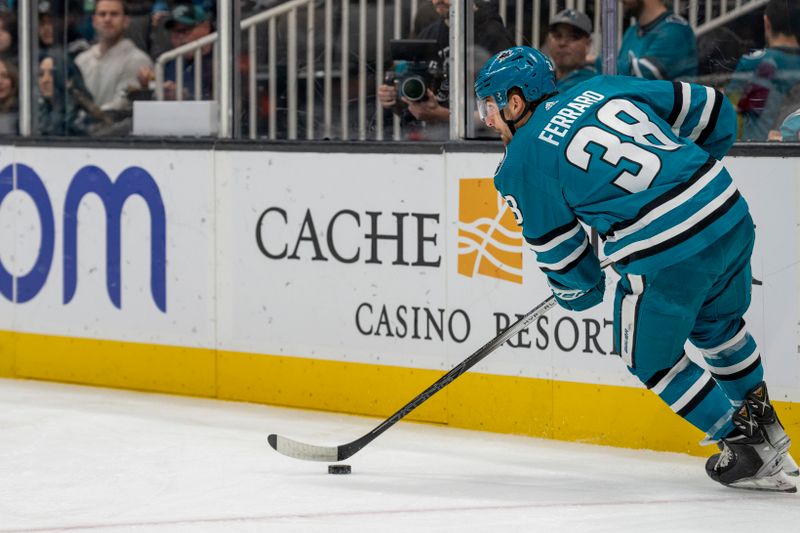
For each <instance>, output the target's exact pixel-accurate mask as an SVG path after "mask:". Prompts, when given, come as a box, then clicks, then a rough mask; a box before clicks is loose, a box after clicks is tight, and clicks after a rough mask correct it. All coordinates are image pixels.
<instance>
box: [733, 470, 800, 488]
mask: <svg viewBox="0 0 800 533" xmlns="http://www.w3.org/2000/svg"><path fill="white" fill-rule="evenodd" d="M725 486H727V487H731V488H733V489H745V490H760V491H767V492H797V485H795V484H794V482H793V481H792V480H791V479H789V477H788V476H787V475H786V474H785V473H784V472H783V471H780V470H779V471H778V472H776V473H775V474H772V475H771V476H764V477H754V478H750V479H741V480H739V481H736V482H734V483H730V484H725Z"/></svg>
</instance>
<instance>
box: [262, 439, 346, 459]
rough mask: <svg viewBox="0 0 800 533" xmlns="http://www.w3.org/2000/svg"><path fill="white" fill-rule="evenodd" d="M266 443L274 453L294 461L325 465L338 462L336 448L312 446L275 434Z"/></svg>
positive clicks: (337, 449)
mask: <svg viewBox="0 0 800 533" xmlns="http://www.w3.org/2000/svg"><path fill="white" fill-rule="evenodd" d="M267 442H269V445H270V446H272V448H273V449H274V450H275V451H276V452H278V453H280V454H283V455H285V456H287V457H293V458H294V459H301V460H303V461H320V462H325V463H335V462H336V461H339V460H340V459H339V447H338V446H314V445H313V444H306V443H304V442H299V441H296V440H292V439H289V438H287V437H281V436H280V435H275V434H272V435H270V436H268V437H267Z"/></svg>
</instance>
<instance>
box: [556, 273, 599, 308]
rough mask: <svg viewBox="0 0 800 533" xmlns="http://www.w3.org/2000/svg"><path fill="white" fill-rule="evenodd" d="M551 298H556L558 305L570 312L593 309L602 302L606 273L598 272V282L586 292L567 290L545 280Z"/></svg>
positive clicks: (558, 284)
mask: <svg viewBox="0 0 800 533" xmlns="http://www.w3.org/2000/svg"><path fill="white" fill-rule="evenodd" d="M547 283H548V284H549V285H550V290H552V291H553V296H555V297H556V301H557V302H558V305H560V306H561V307H563V308H565V309H569V310H570V311H584V310H586V309H589V308H590V307H594V306H595V305H597V304H599V303H600V302H602V301H603V295H604V294H605V292H606V273H605V272H603V271H602V270H601V271H600V281H599V282H598V283H597V285H595V286H594V287H592V288H591V289H588V290H581V289H568V288H567V287H564V286H562V285H561V284H560V283H557V282H555V281H553V280H551V279H549V278H548V279H547Z"/></svg>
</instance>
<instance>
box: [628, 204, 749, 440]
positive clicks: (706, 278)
mask: <svg viewBox="0 0 800 533" xmlns="http://www.w3.org/2000/svg"><path fill="white" fill-rule="evenodd" d="M753 240H754V231H753V220H752V219H751V218H750V216H749V215H748V216H746V217H745V218H744V219H743V220H741V221H740V222H739V223H737V224H736V225H735V226H734V227H733V228H732V229H731V231H729V232H728V233H727V234H725V235H724V236H723V237H722V238H720V239H719V240H718V241H717V242H715V243H713V244H712V245H710V246H709V247H708V248H706V249H705V250H704V251H702V252H700V253H698V254H697V255H695V256H693V257H690V258H689V259H686V260H684V261H681V262H680V263H677V264H675V265H672V266H669V267H666V268H664V269H661V270H658V271H656V272H653V273H650V274H646V275H636V274H621V279H620V281H619V283H618V284H617V290H616V298H615V302H614V341H615V347H616V349H617V351H618V352H619V354H620V356H621V357H622V359H623V360H624V361H625V363H626V364H627V365H628V368H629V370H630V371H631V372H632V373H633V374H634V375H635V376H636V377H638V378H639V379H640V380H641V381H642V383H644V385H645V386H646V387H647V388H648V389H650V390H651V391H653V392H654V393H656V394H657V395H658V396H659V397H660V398H661V399H662V400H663V401H664V402H665V403H666V404H667V405H668V406H669V407H670V408H671V409H672V410H673V411H674V412H675V413H677V414H678V415H680V416H681V417H683V418H685V419H686V420H687V421H688V422H690V423H691V424H693V425H694V426H696V427H697V428H699V429H700V430H702V431H704V432H706V434H707V435H708V437H709V438H711V439H719V438H722V437H725V436H727V435H728V434H729V433H730V432H731V430H732V429H733V425H732V423H731V415H732V413H733V408H734V406H735V405H738V404H740V403H741V402H742V401H743V400H744V397H745V395H746V394H747V392H748V391H749V390H751V389H752V388H753V387H755V386H756V385H757V384H758V383H759V382H761V380H762V379H763V375H764V371H763V368H762V366H761V357H760V355H759V352H758V348H757V347H756V343H755V341H754V340H753V338H752V337H751V336H750V334H749V333H747V330H746V328H745V323H744V320H743V318H742V317H743V315H744V313H745V311H746V310H747V307H748V306H749V305H750V287H751V283H752V276H751V270H750V255H751V253H752V250H753ZM687 340H689V342H691V343H692V344H693V345H695V346H696V347H697V348H698V349H699V350H700V353H701V354H702V355H703V358H704V359H705V362H706V365H707V369H704V368H703V367H701V366H700V365H698V364H697V363H695V362H694V361H692V360H691V359H689V357H687V355H686V353H685V351H684V345H685V343H686V341H687Z"/></svg>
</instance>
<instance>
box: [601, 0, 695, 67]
mask: <svg viewBox="0 0 800 533" xmlns="http://www.w3.org/2000/svg"><path fill="white" fill-rule="evenodd" d="M621 2H622V7H623V9H624V12H625V16H627V17H634V18H635V19H636V22H635V23H634V24H632V25H631V26H630V27H629V28H628V29H627V30H625V34H624V35H623V37H622V45H621V46H620V50H619V55H618V56H617V74H622V75H626V76H636V77H639V78H645V79H649V80H654V79H657V80H675V79H683V80H685V79H691V78H693V77H694V76H696V75H697V43H696V41H695V37H694V32H693V31H692V28H691V27H690V26H689V24H688V23H687V22H686V20H684V19H683V18H682V17H680V16H678V15H675V14H673V13H672V11H670V10H668V9H667V7H666V6H665V5H664V0H621ZM597 67H598V70H599V69H600V67H601V63H600V58H598V62H597Z"/></svg>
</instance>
